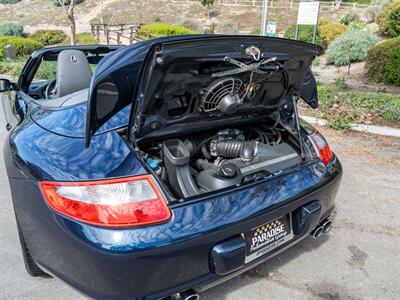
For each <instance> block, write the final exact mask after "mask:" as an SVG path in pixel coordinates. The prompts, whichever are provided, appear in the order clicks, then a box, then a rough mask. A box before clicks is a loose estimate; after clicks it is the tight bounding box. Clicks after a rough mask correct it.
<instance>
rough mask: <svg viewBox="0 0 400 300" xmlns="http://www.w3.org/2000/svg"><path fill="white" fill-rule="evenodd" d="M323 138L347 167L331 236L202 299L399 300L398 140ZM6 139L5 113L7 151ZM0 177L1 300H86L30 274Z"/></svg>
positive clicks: (1, 172) (0, 128) (0, 127)
mask: <svg viewBox="0 0 400 300" xmlns="http://www.w3.org/2000/svg"><path fill="white" fill-rule="evenodd" d="M321 131H322V132H323V133H324V134H325V136H326V137H327V138H328V141H329V142H330V144H331V147H332V148H333V150H334V151H335V152H336V153H337V154H338V156H339V157H340V159H341V161H342V164H343V166H344V177H343V181H342V185H341V188H340V190H339V194H338V196H337V209H336V214H335V217H334V227H333V229H332V230H331V231H330V232H329V233H328V234H326V235H324V236H322V237H321V238H320V239H318V240H313V239H312V238H307V239H306V240H304V241H302V242H301V243H299V244H297V245H296V246H294V247H292V248H291V249H289V250H288V251H286V252H284V253H283V254H281V255H279V256H277V257H275V258H273V259H271V260H269V261H267V262H265V263H264V264H262V265H260V266H258V267H257V268H256V269H253V270H251V271H249V272H247V273H245V274H243V275H241V276H239V277H236V278H234V279H231V280H230V281H228V282H226V283H224V284H222V285H219V286H217V287H215V288H213V289H211V290H209V291H206V292H204V293H203V294H202V295H201V299H232V300H236V299H279V300H280V299H400V214H399V213H400V209H399V207H400V206H399V204H400V139H396V138H388V137H380V136H374V135H368V134H362V133H355V132H351V133H346V134H343V133H337V132H334V131H331V130H329V129H327V128H321ZM6 136H7V132H6V130H5V122H4V116H3V114H2V111H1V110H0V141H1V143H4V141H5V140H6ZM0 176H1V178H2V180H0V299H41V300H43V299H85V297H84V296H82V295H80V294H78V293H77V292H76V291H75V290H73V289H71V288H70V287H68V286H67V285H66V284H64V283H63V282H61V281H60V280H58V279H44V278H32V277H29V275H28V274H27V273H26V272H25V269H24V266H23V261H22V255H21V250H20V246H19V242H18V235H17V229H16V224H15V219H14V213H13V208H12V202H11V196H10V191H9V186H8V181H7V175H6V172H5V167H4V162H3V156H2V155H0ZM27 201H29V199H27ZM186 267H187V266H186ZM171 276H173V274H171ZM149 280H151V279H149Z"/></svg>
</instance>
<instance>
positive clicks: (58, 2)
mask: <svg viewBox="0 0 400 300" xmlns="http://www.w3.org/2000/svg"><path fill="white" fill-rule="evenodd" d="M74 1H75V4H79V3H82V2H83V1H84V0H74ZM70 3H71V0H53V4H54V5H55V6H63V5H65V6H67V5H69V4H70Z"/></svg>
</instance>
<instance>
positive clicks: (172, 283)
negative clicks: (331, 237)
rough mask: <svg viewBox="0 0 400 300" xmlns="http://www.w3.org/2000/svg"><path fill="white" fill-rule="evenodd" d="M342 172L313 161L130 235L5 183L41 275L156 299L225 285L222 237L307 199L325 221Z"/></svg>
mask: <svg viewBox="0 0 400 300" xmlns="http://www.w3.org/2000/svg"><path fill="white" fill-rule="evenodd" d="M341 172H342V170H341V166H340V163H339V161H338V160H336V159H335V160H334V161H333V162H332V164H331V165H330V167H329V169H326V168H325V166H323V165H321V163H320V162H313V163H310V164H308V165H307V166H305V167H304V168H301V169H298V170H294V171H292V172H290V173H289V174H282V176H276V177H275V178H270V179H269V180H265V181H263V182H257V183H254V184H251V185H249V186H246V187H242V188H238V189H237V190H235V191H230V192H226V191H225V192H220V193H216V194H215V195H213V196H211V197H207V198H204V197H203V198H199V199H197V200H194V201H191V202H187V203H181V204H176V205H172V206H171V210H172V213H173V218H172V219H171V220H170V221H169V222H167V223H165V224H160V225H155V226H151V227H146V228H134V229H104V228H99V227H95V226H91V225H87V224H83V223H80V222H76V221H74V220H71V219H68V218H66V217H63V216H60V215H58V214H57V213H55V212H53V211H51V210H50V209H48V207H47V206H46V204H45V202H44V201H43V200H42V199H41V193H40V190H39V188H38V185H37V182H35V181H32V180H18V179H11V180H10V183H11V190H12V195H13V199H15V200H14V205H15V209H16V214H17V218H18V222H19V223H20V226H21V228H22V229H23V231H24V233H26V242H27V244H28V246H29V247H30V249H31V250H32V251H31V252H32V255H33V257H34V259H35V261H37V262H38V264H39V265H41V266H42V267H43V268H44V269H45V270H47V271H48V272H50V273H51V274H53V275H55V276H57V277H59V278H61V279H62V280H63V281H65V282H67V283H68V284H70V285H71V286H73V287H74V288H76V289H78V290H79V291H81V292H83V293H85V294H87V295H89V296H91V297H94V298H96V299H128V298H130V299H132V298H141V297H146V299H147V298H148V299H154V298H158V297H163V296H168V295H171V294H173V293H176V292H179V291H182V290H186V289H188V288H193V287H201V286H203V285H205V284H212V283H213V282H215V281H218V280H224V278H225V276H219V275H216V274H215V273H213V272H212V271H211V270H210V266H209V263H208V261H209V253H210V251H211V249H212V247H214V246H215V245H217V244H218V243H220V242H222V241H224V240H226V239H227V238H230V237H233V236H237V235H238V234H240V233H241V232H245V231H247V230H249V229H251V228H254V227H256V226H258V225H260V224H264V223H265V222H268V221H270V220H274V219H276V218H277V217H279V216H282V215H285V214H286V213H288V212H290V211H293V210H295V209H296V208H298V207H299V206H301V205H304V204H305V203H308V202H310V201H315V200H318V201H320V203H321V206H322V210H321V215H320V218H321V219H323V218H326V217H327V216H328V215H329V214H330V213H331V211H332V210H333V207H334V203H333V201H334V198H335V195H336V192H337V189H338V186H339V182H340V178H341ZM27 199H29V201H27ZM310 230H312V229H311V228H308V230H307V233H308V232H310ZM305 236H307V235H306V234H302V235H299V236H297V237H296V238H295V239H294V240H293V241H291V242H290V244H288V245H285V246H284V247H283V248H281V249H276V251H275V250H274V251H273V252H271V253H269V254H268V255H267V256H265V257H262V258H260V259H258V260H257V261H255V262H254V263H251V264H249V265H245V266H243V270H245V269H246V268H247V267H249V266H254V265H255V264H257V263H259V262H261V261H264V260H265V259H267V258H268V257H271V256H273V255H274V254H276V253H278V252H279V251H281V250H283V249H284V248H287V247H288V246H289V245H293V244H294V243H296V242H298V241H299V240H301V239H303V238H304V237H305ZM49 249H51V251H49ZM243 270H242V271H243ZM229 275H232V274H228V276H227V277H229ZM149 278H151V280H149Z"/></svg>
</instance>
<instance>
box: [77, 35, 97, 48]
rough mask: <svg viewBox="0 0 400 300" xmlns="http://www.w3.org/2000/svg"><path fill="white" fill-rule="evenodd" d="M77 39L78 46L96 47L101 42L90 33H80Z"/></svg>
mask: <svg viewBox="0 0 400 300" xmlns="http://www.w3.org/2000/svg"><path fill="white" fill-rule="evenodd" d="M75 38H76V43H77V44H78V45H96V44H98V43H99V40H98V39H97V38H96V37H95V36H93V35H92V34H91V33H90V32H81V33H78V34H77V35H76V36H75Z"/></svg>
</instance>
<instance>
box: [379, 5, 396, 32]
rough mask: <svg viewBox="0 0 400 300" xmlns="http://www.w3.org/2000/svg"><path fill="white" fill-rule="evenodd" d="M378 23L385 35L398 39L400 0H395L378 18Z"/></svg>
mask: <svg viewBox="0 0 400 300" xmlns="http://www.w3.org/2000/svg"><path fill="white" fill-rule="evenodd" d="M377 23H378V24H379V27H380V32H381V33H382V34H383V35H388V36H391V37H396V36H399V35H400V0H394V1H393V2H392V3H391V4H390V5H388V6H386V7H385V8H384V9H383V10H382V11H381V12H380V14H379V15H378V16H377Z"/></svg>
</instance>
